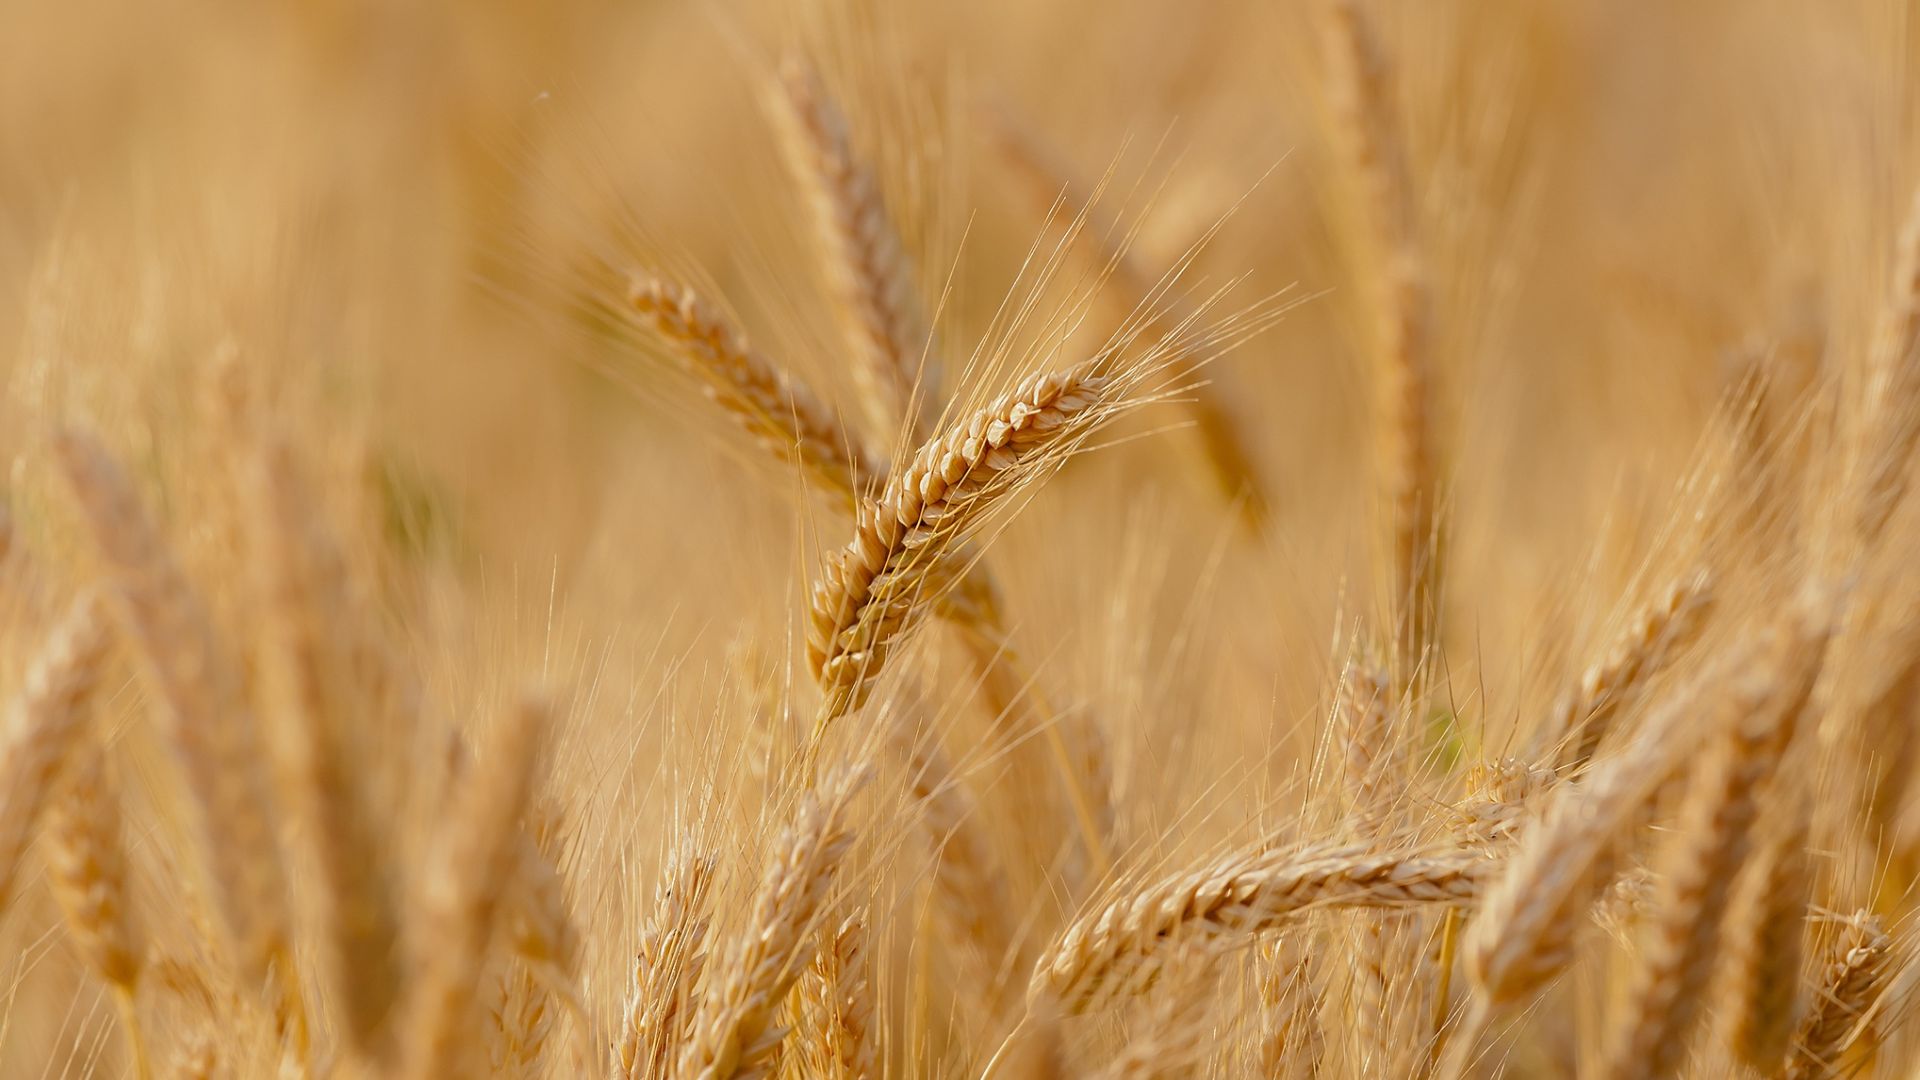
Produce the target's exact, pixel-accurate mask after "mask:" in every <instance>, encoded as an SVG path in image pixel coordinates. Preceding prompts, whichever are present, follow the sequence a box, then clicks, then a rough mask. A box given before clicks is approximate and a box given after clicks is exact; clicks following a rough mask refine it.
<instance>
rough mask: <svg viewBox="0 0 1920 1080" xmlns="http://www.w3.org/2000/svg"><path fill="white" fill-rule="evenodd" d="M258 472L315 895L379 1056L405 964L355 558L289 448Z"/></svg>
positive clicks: (288, 752)
mask: <svg viewBox="0 0 1920 1080" xmlns="http://www.w3.org/2000/svg"><path fill="white" fill-rule="evenodd" d="M250 479H251V481H252V491H251V493H250V494H251V495H252V502H253V509H254V518H255V523H254V524H255V530H256V532H257V534H258V535H257V537H256V540H255V542H254V543H251V544H249V545H248V548H249V550H250V551H251V552H252V553H253V554H254V556H255V559H256V562H257V564H258V566H257V573H258V575H259V578H260V582H259V584H260V590H261V594H262V596H263V597H264V598H265V602H266V611H265V618H264V619H263V630H264V633H263V635H262V636H263V638H264V639H265V642H266V648H265V649H264V650H263V653H264V656H263V662H264V665H265V666H266V668H267V670H268V672H269V673H270V676H271V677H270V678H269V679H268V680H267V681H268V683H269V685H270V686H271V687H272V689H273V690H274V692H275V698H274V701H275V704H276V705H277V708H276V714H277V715H276V720H277V725H276V727H275V729H274V733H275V735H276V736H277V738H276V747H275V750H276V755H277V758H278V762H279V766H280V774H281V777H282V779H283V784H284V787H283V790H285V791H286V792H287V793H288V795H289V802H290V804H291V807H292V809H293V810H294V812H295V814H296V816H297V818H298V820H300V822H301V824H302V827H301V828H300V829H299V830H298V833H299V835H300V836H301V837H302V838H304V839H305V841H306V843H307V844H308V845H310V856H311V858H312V860H313V862H312V865H314V866H315V867H317V868H318V871H319V878H320V882H321V887H320V888H318V889H316V890H313V894H314V897H315V899H316V901H317V903H318V907H319V911H320V922H321V925H322V927H323V933H322V936H321V941H322V943H323V946H324V950H323V956H324V957H325V971H326V974H327V977H328V979H329V983H330V985H331V987H332V989H333V992H334V996H335V998H336V1000H337V1001H338V1002H339V1004H340V1014H341V1018H342V1020H343V1025H342V1026H343V1028H344V1030H345V1034H346V1036H347V1040H348V1042H349V1044H350V1045H351V1046H353V1047H354V1048H355V1049H356V1050H358V1051H359V1052H360V1053H362V1054H369V1055H371V1054H374V1053H376V1052H377V1051H378V1049H379V1047H378V1040H379V1038H380V1036H381V1034H382V1030H383V1026H384V1024H385V1022H386V1019H387V1016H388V1013H389V1012H390V1011H391V1009H392V1008H393V1005H394V1003H395V1001H396V1000H397V999H398V996H399V994H400V988H401V986H402V983H403V975H404V973H403V971H402V969H401V967H400V964H399V959H400V957H399V955H398V941H399V935H400V921H399V920H400V915H399V911H398V900H397V897H396V893H397V886H396V884H395V880H394V879H395V875H394V871H393V868H392V865H391V859H392V855H391V853H390V852H388V851H386V850H385V849H384V848H383V846H382V845H381V843H380V842H379V840H378V836H379V833H380V827H379V824H378V821H377V817H378V815H377V813H376V810H375V808H374V806H373V805H372V802H371V799H370V797H369V793H368V791H367V785H366V783H365V781H364V779H363V776H364V766H363V764H362V760H363V757H364V755H365V754H366V753H367V748H366V747H365V746H364V744H363V740H360V739H358V738H356V735H357V732H358V731H360V730H364V727H363V725H365V723H366V721H365V719H364V717H365V716H367V714H368V713H369V711H371V710H373V709H377V707H378V703H377V702H374V701H371V700H369V698H368V696H367V693H366V688H365V686H364V685H363V684H362V682H361V681H360V680H359V679H358V678H357V677H356V676H357V675H358V674H359V672H358V671H356V669H355V668H356V653H355V649H356V645H355V644H354V643H355V642H357V641H360V640H361V639H364V638H365V637H366V636H367V635H366V632H365V631H364V630H363V628H361V627H360V626H358V625H357V624H356V623H355V620H354V619H353V618H352V617H351V615H350V613H349V612H348V610H347V604H348V594H349V584H348V582H347V580H346V567H345V560H344V558H343V556H342V555H341V553H340V550H339V548H338V545H337V543H336V542H335V541H334V539H333V538H332V537H331V536H329V535H327V534H326V532H325V530H324V529H323V528H322V527H321V526H320V524H319V523H318V521H317V520H316V517H315V513H314V507H315V506H316V505H317V500H316V499H315V498H314V496H313V495H312V493H311V492H310V491H309V490H308V489H307V487H306V484H305V482H304V479H303V478H302V477H301V476H300V474H299V471H298V469H297V468H296V466H295V464H294V461H293V456H292V452H291V451H290V450H289V448H288V447H287V446H286V445H285V444H284V443H283V442H281V441H279V440H277V439H272V438H269V439H266V440H264V442H263V445H262V446H261V448H260V453H259V456H258V461H257V463H256V468H255V469H254V470H253V474H252V476H251V477H250ZM359 647H362V648H364V647H365V646H359Z"/></svg>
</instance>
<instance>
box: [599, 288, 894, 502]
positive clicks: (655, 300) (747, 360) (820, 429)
mask: <svg viewBox="0 0 1920 1080" xmlns="http://www.w3.org/2000/svg"><path fill="white" fill-rule="evenodd" d="M627 302H628V304H629V306H630V307H631V308H632V309H633V311H634V312H636V313H637V314H639V315H640V316H641V317H642V318H644V319H645V320H646V321H647V322H649V323H650V324H652V326H653V328H654V330H655V331H657V332H658V333H659V335H660V337H661V338H662V339H663V340H665V341H666V342H667V343H668V344H669V345H670V346H672V347H673V349H674V351H675V353H676V355H678V356H679V357H680V359H681V361H682V364H683V366H684V367H685V368H686V370H687V371H688V372H690V373H691V374H692V375H693V376H694V377H695V378H696V379H698V380H699V381H700V383H701V385H702V387H703V388H704V389H705V390H706V394H707V396H708V397H709V398H710V399H712V401H713V402H714V404H716V405H718V406H719V407H720V408H721V409H722V410H724V411H725V412H726V413H728V414H729V415H730V416H732V417H733V418H734V420H735V421H737V422H738V423H739V425H740V426H741V427H742V428H743V429H745V430H746V432H747V434H748V435H750V436H752V437H753V438H754V439H755V440H756V441H757V442H759V443H760V444H761V445H762V446H765V447H766V448H767V449H768V450H770V451H772V452H773V453H774V455H775V456H776V457H777V458H779V459H780V460H781V461H796V460H797V462H798V463H799V464H800V465H801V466H802V467H804V468H805V469H806V471H807V475H808V476H809V477H810V478H811V480H812V481H813V482H814V483H817V484H819V485H820V486H821V487H822V488H823V489H824V490H825V491H827V492H828V493H829V494H830V495H832V496H833V497H835V498H837V499H839V500H841V501H843V502H845V503H847V504H848V505H853V504H855V503H856V502H857V501H858V499H859V496H860V494H861V493H862V492H864V491H865V490H866V487H867V485H868V484H869V483H871V482H872V480H873V479H874V478H876V477H879V476H882V475H884V474H885V471H886V470H885V469H884V468H882V467H881V466H879V465H877V464H874V463H872V462H870V461H868V460H867V459H866V457H865V456H864V455H863V454H862V453H861V452H860V451H859V450H858V449H857V448H856V445H855V443H854V442H853V435H852V434H851V433H850V432H849V431H848V430H847V428H846V427H845V426H844V425H843V424H842V423H841V421H840V418H839V417H838V416H836V415H834V413H833V410H831V409H829V408H827V407H826V406H825V405H822V404H821V403H820V401H819V399H818V398H816V397H814V395H813V394H812V392H811V391H809V390H808V389H807V388H806V387H805V386H803V385H801V384H800V383H799V382H797V381H795V380H794V378H793V376H792V375H791V374H789V373H787V372H785V371H783V370H782V369H780V368H779V367H777V366H775V364H774V363H773V361H771V360H769V359H768V358H767V357H766V356H764V355H762V354H761V353H760V352H758V351H757V350H755V349H754V348H753V347H752V346H751V345H750V344H748V342H747V339H746V338H745V337H743V336H741V335H740V333H739V332H738V331H736V330H735V329H734V328H733V327H732V326H730V325H728V323H727V322H726V321H725V320H724V319H722V318H721V317H720V315H719V314H718V313H717V312H715V311H714V309H713V308H712V307H711V306H709V305H708V304H707V303H706V302H705V301H703V300H702V299H701V298H700V296H699V295H698V294H697V293H695V292H694V291H693V290H692V289H690V288H686V287H684V286H675V285H672V284H669V283H668V282H666V281H663V280H661V279H659V278H639V279H636V280H635V281H634V282H633V283H632V284H631V285H630V286H629V288H628V291H627Z"/></svg>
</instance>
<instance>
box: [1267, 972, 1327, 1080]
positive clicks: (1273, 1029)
mask: <svg viewBox="0 0 1920 1080" xmlns="http://www.w3.org/2000/svg"><path fill="white" fill-rule="evenodd" d="M1260 964H1261V966H1260V973H1259V984H1258V987H1257V990H1258V996H1259V1002H1260V1035H1259V1043H1258V1047H1257V1058H1256V1065H1257V1067H1258V1075H1260V1076H1265V1077H1272V1078H1274V1080H1296V1078H1300V1077H1311V1076H1314V1075H1316V1074H1317V1073H1318V1072H1319V1068H1320V1055H1321V1053H1322V1051H1323V1050H1324V1046H1323V1043H1324V1041H1325V1040H1324V1037H1323V1035H1322V1033H1321V1030H1320V994H1319V990H1318V987H1317V986H1316V985H1315V982H1314V961H1313V951H1312V950H1311V949H1309V948H1305V947H1303V946H1302V945H1301V944H1300V943H1299V942H1296V941H1290V940H1289V939H1287V938H1286V937H1282V938H1281V939H1280V940H1278V941H1276V942H1274V943H1273V944H1272V945H1271V946H1263V947H1262V950H1261V957H1260Z"/></svg>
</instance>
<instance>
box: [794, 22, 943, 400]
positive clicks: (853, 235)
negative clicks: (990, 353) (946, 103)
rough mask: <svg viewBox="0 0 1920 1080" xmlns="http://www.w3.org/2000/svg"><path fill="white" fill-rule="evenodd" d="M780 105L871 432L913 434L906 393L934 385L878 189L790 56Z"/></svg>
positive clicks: (909, 277)
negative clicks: (926, 369) (925, 368)
mask: <svg viewBox="0 0 1920 1080" xmlns="http://www.w3.org/2000/svg"><path fill="white" fill-rule="evenodd" d="M778 104H779V106H780V107H779V109H778V110H777V111H778V112H779V113H780V115H781V116H782V118H783V121H784V122H783V123H782V124H781V125H780V127H781V129H782V130H783V132H784V133H785V135H786V138H785V140H784V141H785V144H786V147H787V151H788V160H789V162H790V163H791V165H792V171H793V174H794V178H795V180H796V181H798V182H799V184H800V186H801V187H802V188H803V189H804V190H805V191H806V192H807V196H808V203H809V205H810V207H811V210H812V213H813V217H814V225H815V231H816V233H817V234H818V237H819V243H820V250H821V253H822V255H823V257H824V262H825V264H826V267H827V273H828V278H829V280H830V281H831V282H832V284H833V287H834V290H835V292H836V293H837V295H838V299H839V301H840V306H841V311H842V315H843V320H842V321H843V323H844V325H845V328H846V334H847V342H848V344H849V345H850V346H851V347H852V350H853V356H854V365H853V375H854V379H855V382H856V383H857V384H858V386H859V388H860V400H861V403H862V405H863V406H864V407H865V411H866V413H867V420H868V423H869V425H870V430H871V432H872V433H873V434H875V435H877V436H883V437H892V436H893V435H894V434H895V433H898V432H902V431H904V432H905V433H906V434H907V435H908V437H910V438H913V437H917V436H918V435H919V434H920V433H922V432H923V430H924V427H925V423H924V420H923V418H922V417H921V416H920V415H918V412H919V409H918V407H917V404H916V400H915V394H914V388H915V386H916V385H932V384H933V383H934V382H935V381H936V380H935V379H934V378H932V377H931V375H930V374H927V373H923V372H922V370H921V365H922V360H923V357H924V356H925V355H926V354H927V352H928V351H929V344H928V340H929V335H928V332H927V329H926V325H925V322H924V320H923V318H922V316H921V314H920V310H919V302H918V300H917V299H916V297H915V292H916V287H915V285H914V275H913V271H912V268H911V267H910V266H909V264H908V262H907V257H906V253H905V252H904V251H903V250H902V249H901V246H900V237H899V235H898V234H897V233H896V232H895V231H894V226H893V222H892V221H891V220H889V218H888V216H887V207H886V203H885V201H884V200H883V199H882V197H881V193H880V185H879V183H878V182H876V181H875V179H874V175H873V172H872V170H871V169H869V168H868V167H867V165H866V163H865V162H864V161H862V160H861V159H860V157H859V156H858V155H857V154H856V153H855V152H854V149H853V143H852V138H851V134H850V132H849V130H848V125H847V118H846V116H845V115H844V114H843V113H842V112H841V111H840V107H839V105H838V104H837V103H835V101H834V100H833V98H832V97H831V96H830V95H829V94H828V93H827V89H826V87H825V85H824V84H822V82H821V80H820V76H819V74H818V73H817V72H815V71H814V70H813V69H812V68H811V67H809V66H808V65H807V64H806V62H805V61H803V60H801V59H800V58H799V57H798V56H790V57H788V58H787V60H786V62H785V64H784V65H783V69H782V71H781V93H780V94H779V95H778ZM903 421H906V422H905V424H904V426H903Z"/></svg>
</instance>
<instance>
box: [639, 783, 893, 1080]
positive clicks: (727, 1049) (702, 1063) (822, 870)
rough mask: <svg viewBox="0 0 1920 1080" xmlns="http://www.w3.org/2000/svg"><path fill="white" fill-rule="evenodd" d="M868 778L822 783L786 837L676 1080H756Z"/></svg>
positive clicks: (700, 1014) (705, 996)
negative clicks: (851, 806) (849, 816)
mask: <svg viewBox="0 0 1920 1080" xmlns="http://www.w3.org/2000/svg"><path fill="white" fill-rule="evenodd" d="M865 777H866V773H865V771H863V770H862V771H851V772H843V773H840V774H837V775H832V776H828V777H824V778H822V781H821V784H820V786H819V788H818V789H817V790H816V791H815V793H814V794H813V795H811V796H810V797H809V798H808V799H807V801H806V802H805V803H804V804H803V805H802V807H801V808H800V812H799V816H798V817H797V818H796V819H795V821H794V823H793V824H792V825H791V826H789V827H788V828H787V830H786V831H785V832H784V833H782V834H781V836H780V838H779V840H778V841H777V846H776V847H775V852H774V862H773V864H772V865H771V866H770V867H768V869H767V873H766V876H765V877H764V878H763V879H762V880H761V882H760V888H759V891H758V892H757V893H756V894H755V896H754V901H753V909H752V912H751V913H750V914H749V916H748V919H747V925H746V927H745V928H744V930H743V934H742V936H741V937H739V938H737V939H735V943H734V946H733V947H732V948H731V949H729V950H728V952H727V953H726V955H725V957H724V958H723V959H722V960H721V962H720V963H719V964H718V965H717V966H716V967H714V968H713V969H712V970H710V971H709V972H708V975H709V979H708V980H707V981H706V983H705V989H704V990H703V991H702V994H701V1000H700V1007H699V1009H698V1011H696V1012H695V1013H694V1017H693V1025H692V1033H691V1037H690V1039H689V1041H688V1042H687V1045H686V1047H685V1049H684V1051H683V1052H682V1053H681V1055H680V1063H679V1067H678V1069H677V1071H676V1073H675V1075H676V1077H677V1078H678V1080H732V1078H735V1077H739V1078H748V1077H759V1076H762V1075H764V1069H765V1066H766V1064H767V1061H768V1059H769V1057H771V1055H772V1054H773V1052H774V1050H775V1048H776V1047H778V1046H779V1044H780V1041H781V1040H782V1039H783V1038H784V1037H785V1035H786V1032H785V1031H784V1030H783V1029H781V1028H780V1027H779V1026H778V1025H776V1024H774V1022H773V1021H774V1015H775V1013H776V1012H777V1011H778V1010H779V1008H780V1003H781V1002H782V1000H784V999H785V998H786V996H787V992H788V991H789V990H791V989H792V988H793V984H794V981H795V980H796V979H798V978H799V977H800V973H801V971H802V969H804V968H805V966H806V964H807V960H808V956H807V954H806V952H805V947H806V944H807V943H808V942H809V941H811V940H812V932H813V931H814V930H815V929H816V926H815V923H816V922H817V920H818V918H819V916H820V913H821V911H822V909H823V908H824V907H825V905H826V901H827V897H828V893H829V891H830V890H831V889H832V887H833V879H834V874H835V872H836V871H838V870H839V869H840V863H841V860H842V859H843V857H844V856H845V855H846V853H847V849H848V848H850V847H851V846H852V844H853V835H852V833H851V832H850V831H849V830H848V829H847V828H846V827H845V825H844V823H843V819H844V817H845V816H846V811H847V808H848V803H849V802H850V801H851V799H852V797H853V793H854V792H855V791H856V790H857V789H858V788H859V786H860V784H861V782H862V781H864V779H865Z"/></svg>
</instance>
